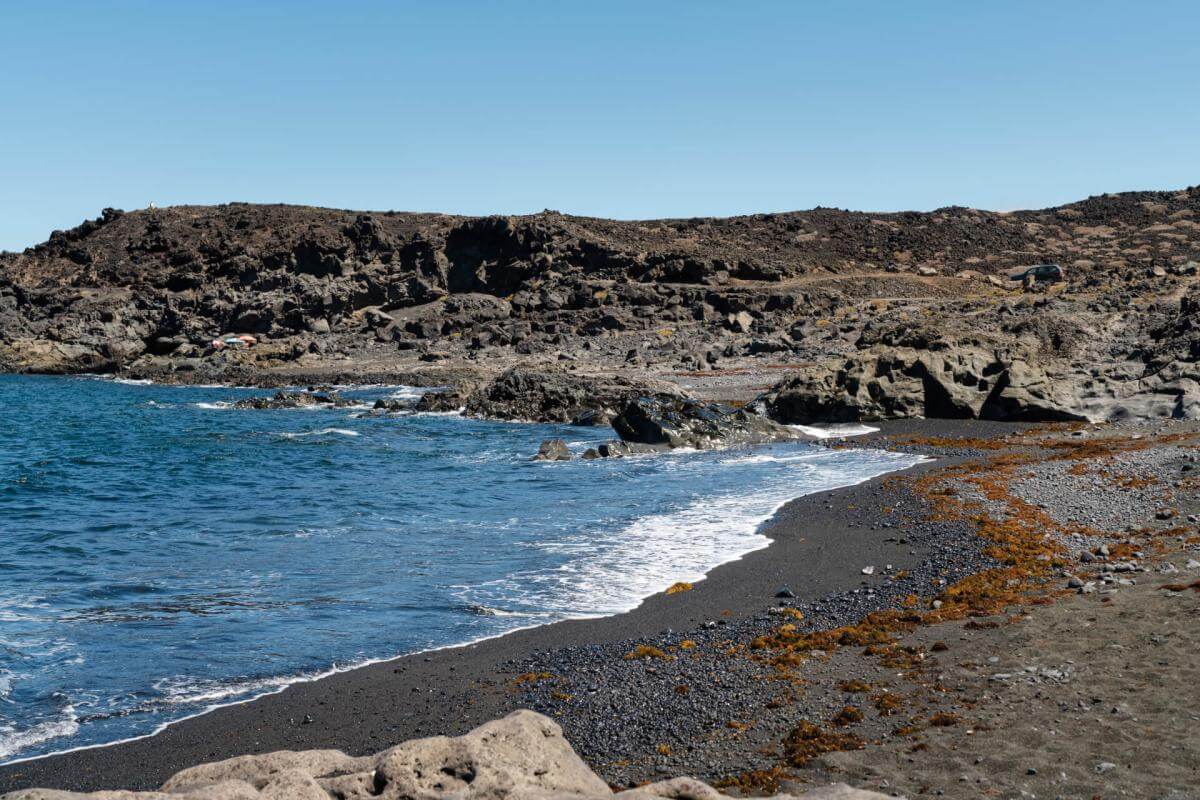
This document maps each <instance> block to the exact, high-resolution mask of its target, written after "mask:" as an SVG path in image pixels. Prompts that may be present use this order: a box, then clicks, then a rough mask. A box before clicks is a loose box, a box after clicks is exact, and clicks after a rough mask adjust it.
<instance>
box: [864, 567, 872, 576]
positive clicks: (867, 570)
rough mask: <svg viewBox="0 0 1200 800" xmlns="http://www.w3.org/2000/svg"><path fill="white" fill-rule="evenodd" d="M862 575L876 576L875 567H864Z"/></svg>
mask: <svg viewBox="0 0 1200 800" xmlns="http://www.w3.org/2000/svg"><path fill="white" fill-rule="evenodd" d="M862 574H863V575H874V574H875V568H874V567H863V568H862Z"/></svg>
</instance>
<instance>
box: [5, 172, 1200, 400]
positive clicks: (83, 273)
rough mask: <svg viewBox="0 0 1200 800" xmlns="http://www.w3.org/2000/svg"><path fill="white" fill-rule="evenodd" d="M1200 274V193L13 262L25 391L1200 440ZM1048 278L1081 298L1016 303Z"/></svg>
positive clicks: (168, 221)
mask: <svg viewBox="0 0 1200 800" xmlns="http://www.w3.org/2000/svg"><path fill="white" fill-rule="evenodd" d="M1198 260H1200V188H1189V189H1186V190H1181V191H1176V192H1136V193H1126V194H1118V195H1104V196H1099V197H1093V198H1089V199H1087V200H1084V201H1082V202H1078V203H1073V204H1070V205H1067V206H1062V207H1058V208H1051V209H1044V210H1039V211H1018V212H1012V213H995V212H986V211H979V210H975V209H967V208H945V209H939V210H937V211H934V212H930V213H915V212H912V213H899V214H871V213H859V212H849V211H840V210H836V209H821V208H818V209H813V210H811V211H804V212H791V213H782V214H759V215H754V216H747V217H735V218H729V219H709V218H697V219H679V220H653V221H641V222H620V221H612V220H601V219H589V218H579V217H570V216H566V215H563V214H559V213H556V212H550V211H546V212H542V213H540V214H535V215H530V216H523V217H485V218H466V217H453V216H445V215H432V214H410V213H393V212H386V213H370V214H365V213H357V212H352V211H338V210H331V209H318V208H306V207H292V206H254V205H245V204H229V205H223V206H214V207H193V206H180V207H173V208H165V209H148V210H143V211H135V212H129V213H122V212H119V211H114V210H111V209H110V210H106V211H105V212H104V213H103V214H102V215H101V216H100V217H98V218H97V219H95V220H91V221H88V222H85V223H84V224H82V225H80V226H79V227H77V228H74V229H72V230H69V231H56V232H54V233H53V234H52V235H51V237H50V239H49V240H48V241H47V242H45V243H44V244H41V245H38V246H36V247H33V248H30V249H28V250H26V251H25V252H23V253H6V254H3V255H0V369H3V370H6V371H22V372H58V373H62V372H67V373H70V372H84V371H92V372H118V371H119V372H123V373H127V374H132V375H141V376H145V377H153V378H158V379H163V380H180V381H187V380H251V379H256V378H258V377H261V376H264V375H268V374H270V373H271V372H272V371H280V370H282V371H287V370H292V371H306V372H309V373H316V372H320V371H326V372H330V373H332V372H335V371H340V372H341V373H343V374H348V375H354V374H363V373H365V372H367V371H381V370H382V371H388V370H392V371H398V370H404V369H410V368H414V367H427V366H429V365H442V366H445V365H453V366H456V367H469V368H471V369H479V370H483V371H488V370H491V369H494V368H496V367H500V366H507V365H511V364H512V363H517V362H532V363H538V364H542V365H545V364H550V363H553V364H564V365H566V366H572V365H574V366H579V367H584V368H594V367H599V368H604V369H610V370H611V369H618V368H619V369H641V370H645V371H648V372H651V373H656V374H657V375H659V376H662V377H671V373H678V372H708V371H712V370H714V369H715V370H742V369H760V370H779V371H780V372H779V373H778V374H780V376H781V377H784V376H786V377H787V378H788V379H789V380H787V382H786V383H785V384H784V385H781V386H779V387H777V389H776V390H775V391H773V392H772V393H771V394H770V396H768V397H765V398H764V399H763V402H762V403H761V404H760V406H759V407H761V408H768V409H770V410H771V411H772V413H775V414H777V415H779V416H780V418H781V419H787V420H788V421H809V420H811V419H814V418H818V417H831V418H839V419H848V418H870V417H877V416H896V415H913V414H925V415H934V416H944V415H949V416H987V417H996V418H1023V419H1076V418H1087V419H1096V418H1105V417H1112V416H1120V415H1122V414H1137V415H1145V414H1151V415H1158V414H1168V415H1175V416H1191V415H1194V414H1195V413H1196V408H1195V406H1196V396H1195V388H1196V383H1195V381H1196V372H1195V370H1194V368H1193V365H1194V363H1195V360H1196V357H1197V353H1196V350H1197V344H1196V336H1195V331H1194V325H1195V322H1194V321H1195V316H1196V307H1197V300H1196V298H1197V295H1196V294H1194V293H1193V292H1192V288H1191V287H1192V284H1193V282H1194V281H1195V280H1196V272H1197V261H1198ZM1043 261H1056V262H1058V263H1060V264H1062V265H1063V267H1064V270H1065V274H1066V281H1065V282H1064V283H1061V284H1055V285H1043V286H1039V285H1029V284H1022V283H1021V282H1019V281H1011V280H1008V273H1009V272H1010V271H1011V270H1013V269H1015V268H1018V267H1021V266H1025V265H1029V264H1034V263H1039V262H1043ZM228 333H248V334H254V335H255V336H257V337H258V344H257V345H255V346H254V347H252V348H226V349H213V348H212V347H211V346H210V342H211V341H212V340H213V338H214V337H218V336H221V335H223V334H228Z"/></svg>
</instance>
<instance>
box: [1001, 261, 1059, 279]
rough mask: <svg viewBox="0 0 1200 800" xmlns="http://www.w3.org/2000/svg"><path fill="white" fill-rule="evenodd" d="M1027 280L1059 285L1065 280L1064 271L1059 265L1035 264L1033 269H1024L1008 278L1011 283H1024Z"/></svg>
mask: <svg viewBox="0 0 1200 800" xmlns="http://www.w3.org/2000/svg"><path fill="white" fill-rule="evenodd" d="M1026 278H1032V279H1033V280H1035V281H1048V282H1051V283H1057V282H1059V281H1061V280H1063V269H1062V267H1060V266H1059V265H1058V264H1035V265H1033V266H1032V267H1022V268H1021V269H1019V270H1017V271H1016V272H1013V273H1012V274H1010V275H1009V276H1008V279H1009V280H1010V281H1023V280H1025V279H1026Z"/></svg>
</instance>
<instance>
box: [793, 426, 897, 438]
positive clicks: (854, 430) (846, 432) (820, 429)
mask: <svg viewBox="0 0 1200 800" xmlns="http://www.w3.org/2000/svg"><path fill="white" fill-rule="evenodd" d="M787 427H789V428H792V429H793V430H797V431H800V432H801V433H806V434H808V435H809V436H815V437H817V438H818V439H840V438H842V437H844V436H866V435H867V434H868V433H875V432H876V431H878V430H879V428H872V427H871V426H870V425H859V424H858V423H854V422H836V423H832V424H829V425H788V426H787Z"/></svg>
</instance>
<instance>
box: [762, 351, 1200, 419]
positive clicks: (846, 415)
mask: <svg viewBox="0 0 1200 800" xmlns="http://www.w3.org/2000/svg"><path fill="white" fill-rule="evenodd" d="M1104 366H1105V369H1104V370H1100V369H1089V368H1087V365H1085V364H1080V363H1078V362H1070V361H1066V360H1062V359H1055V358H1046V357H1042V358H1040V359H1038V358H1037V356H1035V355H1033V354H1030V353H1017V352H1013V351H1006V350H998V349H985V348H982V347H978V346H971V345H965V346H961V347H958V346H951V347H947V348H945V349H939V350H918V349H912V348H887V347H882V346H877V347H874V348H872V349H870V350H867V351H863V352H860V353H856V354H854V355H853V356H851V357H849V358H846V359H838V360H831V361H827V362H824V363H822V364H818V365H814V366H811V367H807V368H805V369H803V370H800V371H799V374H797V375H795V376H793V377H791V378H788V379H787V380H785V381H782V382H781V383H779V384H777V385H776V386H775V387H773V388H772V389H771V390H770V391H769V392H767V393H765V394H764V395H762V396H761V397H759V398H758V400H757V401H756V402H755V405H756V407H758V408H761V409H763V410H764V411H765V412H766V413H767V414H768V415H769V416H770V417H771V418H772V419H775V420H778V421H780V422H785V423H806V422H814V421H835V422H846V421H857V420H879V419H892V418H901V417H938V418H953V419H990V420H1013V421H1027V422H1044V421H1072V420H1074V421H1088V422H1102V421H1108V420H1118V419H1125V418H1147V417H1168V418H1175V419H1197V418H1200V365H1197V364H1196V363H1189V362H1183V361H1178V360H1175V361H1171V362H1169V363H1168V364H1167V365H1165V366H1164V367H1163V368H1161V369H1159V370H1157V371H1155V372H1153V373H1149V374H1147V373H1146V365H1145V364H1143V363H1139V362H1127V363H1109V364H1106V365H1104Z"/></svg>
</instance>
